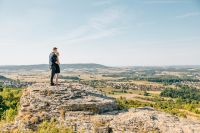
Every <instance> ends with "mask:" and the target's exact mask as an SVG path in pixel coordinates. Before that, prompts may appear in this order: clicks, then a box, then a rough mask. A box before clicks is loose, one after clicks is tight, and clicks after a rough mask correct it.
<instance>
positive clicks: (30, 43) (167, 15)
mask: <svg viewBox="0 0 200 133" xmlns="http://www.w3.org/2000/svg"><path fill="white" fill-rule="evenodd" d="M54 46H56V47H58V48H59V50H60V53H61V57H60V58H61V61H62V63H100V64H105V65H111V66H135V65H145V66H146V65H197V64H200V1H198V0H0V49H1V56H0V60H1V62H0V65H12V64H17V65H19V64H44V63H48V55H49V53H50V52H51V49H52V47H54Z"/></svg>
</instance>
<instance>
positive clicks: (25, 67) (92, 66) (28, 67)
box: [0, 63, 108, 71]
mask: <svg viewBox="0 0 200 133" xmlns="http://www.w3.org/2000/svg"><path fill="white" fill-rule="evenodd" d="M61 68H62V69H99V68H108V67H107V66H104V65H101V64H95V63H86V64H62V65H61ZM48 69H49V65H48V64H39V65H10V66H9V65H8V66H0V71H6V70H8V71H16V70H25V71H29V70H48Z"/></svg>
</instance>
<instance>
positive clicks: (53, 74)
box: [50, 68, 56, 85]
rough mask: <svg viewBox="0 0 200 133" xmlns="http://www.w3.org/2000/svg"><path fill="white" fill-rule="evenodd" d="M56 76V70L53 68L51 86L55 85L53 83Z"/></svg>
mask: <svg viewBox="0 0 200 133" xmlns="http://www.w3.org/2000/svg"><path fill="white" fill-rule="evenodd" d="M55 74H56V73H55V69H54V68H52V69H51V79H50V82H51V85H53V84H54V83H53V79H54V76H55Z"/></svg>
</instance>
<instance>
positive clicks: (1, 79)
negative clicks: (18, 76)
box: [0, 75, 10, 81]
mask: <svg viewBox="0 0 200 133" xmlns="http://www.w3.org/2000/svg"><path fill="white" fill-rule="evenodd" d="M4 80H10V79H9V78H6V77H4V76H2V75H0V81H4Z"/></svg>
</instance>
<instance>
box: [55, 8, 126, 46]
mask: <svg viewBox="0 0 200 133" xmlns="http://www.w3.org/2000/svg"><path fill="white" fill-rule="evenodd" d="M122 16H123V12H122V11H121V10H119V9H116V8H114V9H107V10H105V11H103V12H102V13H101V14H99V15H97V16H95V17H92V18H90V19H89V20H88V23H87V24H85V25H83V26H80V27H78V28H77V29H75V30H73V31H71V32H69V33H68V34H66V35H64V36H62V37H59V38H57V39H58V42H59V43H60V44H66V43H78V42H82V41H90V40H95V39H100V38H105V37H110V36H113V35H116V34H118V33H120V32H121V30H122V29H123V27H121V26H119V25H118V22H119V21H120V20H121V18H122ZM56 42H57V41H56Z"/></svg>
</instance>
